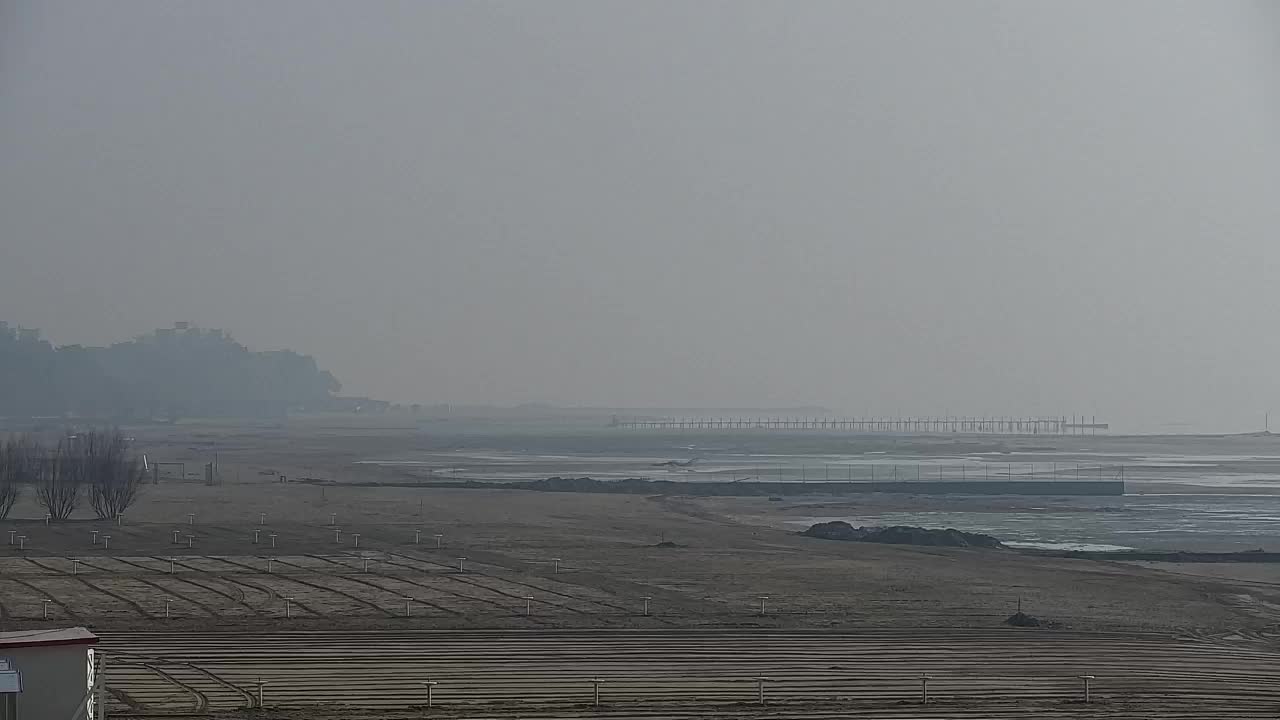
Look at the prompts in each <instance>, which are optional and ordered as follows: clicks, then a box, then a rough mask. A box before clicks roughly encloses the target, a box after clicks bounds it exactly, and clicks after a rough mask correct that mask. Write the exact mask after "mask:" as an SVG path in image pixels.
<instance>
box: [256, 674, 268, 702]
mask: <svg viewBox="0 0 1280 720" xmlns="http://www.w3.org/2000/svg"><path fill="white" fill-rule="evenodd" d="M269 682H271V681H270V680H263V679H262V676H261V675H259V676H258V709H262V708H263V707H265V706H264V705H263V699H262V688H263V687H264V686H266V684H267V683H269Z"/></svg>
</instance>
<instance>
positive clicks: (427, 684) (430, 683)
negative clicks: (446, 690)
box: [418, 680, 440, 710]
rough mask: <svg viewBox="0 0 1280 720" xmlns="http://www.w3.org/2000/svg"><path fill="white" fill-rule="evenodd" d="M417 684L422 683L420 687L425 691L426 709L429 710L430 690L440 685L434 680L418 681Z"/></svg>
mask: <svg viewBox="0 0 1280 720" xmlns="http://www.w3.org/2000/svg"><path fill="white" fill-rule="evenodd" d="M418 682H420V683H422V686H423V687H424V688H426V690H427V709H428V710H430V709H431V689H432V688H434V687H435V686H436V685H439V684H440V683H438V682H436V681H434V680H419V681H418Z"/></svg>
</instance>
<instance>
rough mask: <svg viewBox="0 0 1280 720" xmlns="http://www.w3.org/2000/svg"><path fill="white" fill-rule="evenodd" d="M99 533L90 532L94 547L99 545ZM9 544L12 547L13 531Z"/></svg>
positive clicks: (10, 533) (10, 534) (10, 532)
mask: <svg viewBox="0 0 1280 720" xmlns="http://www.w3.org/2000/svg"><path fill="white" fill-rule="evenodd" d="M98 532H99V531H97V530H90V531H89V535H91V536H92V537H93V544H94V545H97V544H98ZM9 544H10V545H12V544H13V531H12V530H10V531H9Z"/></svg>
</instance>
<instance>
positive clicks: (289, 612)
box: [284, 597, 293, 620]
mask: <svg viewBox="0 0 1280 720" xmlns="http://www.w3.org/2000/svg"><path fill="white" fill-rule="evenodd" d="M284 617H285V619H286V620H288V619H290V618H292V617H293V598H291V597H287V598H284Z"/></svg>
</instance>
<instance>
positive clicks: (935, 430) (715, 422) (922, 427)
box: [609, 415, 1110, 435]
mask: <svg viewBox="0 0 1280 720" xmlns="http://www.w3.org/2000/svg"><path fill="white" fill-rule="evenodd" d="M609 424H610V426H611V427H617V428H628V429H633V430H829V431H844V432H857V433H902V434H906V433H924V434H944V433H973V434H985V435H1085V434H1090V433H1093V434H1096V433H1097V431H1099V430H1107V429H1108V428H1109V427H1110V425H1108V424H1107V423H1105V422H1098V419H1097V418H1096V417H1094V418H1085V417H1083V416H1070V417H1068V416H1066V415H1063V416H1059V417H1024V418H1015V417H914V418H762V417H755V418H748V417H720V418H711V417H698V418H637V419H624V418H619V417H617V416H614V418H613V420H612V421H611V422H610V423H609Z"/></svg>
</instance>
